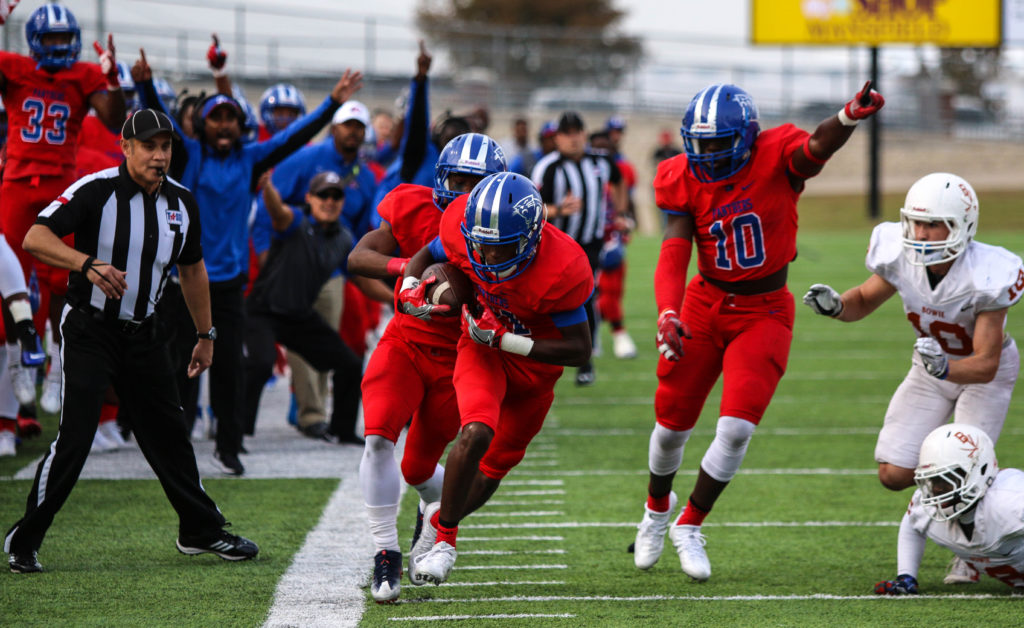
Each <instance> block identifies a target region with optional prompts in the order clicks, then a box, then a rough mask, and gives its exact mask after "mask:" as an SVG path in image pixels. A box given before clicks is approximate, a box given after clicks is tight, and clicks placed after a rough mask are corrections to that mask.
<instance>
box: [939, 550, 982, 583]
mask: <svg viewBox="0 0 1024 628" xmlns="http://www.w3.org/2000/svg"><path fill="white" fill-rule="evenodd" d="M980 579H981V574H980V573H978V570H977V569H975V568H974V567H972V566H971V564H970V563H968V562H967V561H965V560H964V559H962V558H960V557H959V556H954V557H953V560H951V561H949V567H948V568H947V570H946V577H945V578H943V579H942V584H974V583H975V582H977V581H978V580H980Z"/></svg>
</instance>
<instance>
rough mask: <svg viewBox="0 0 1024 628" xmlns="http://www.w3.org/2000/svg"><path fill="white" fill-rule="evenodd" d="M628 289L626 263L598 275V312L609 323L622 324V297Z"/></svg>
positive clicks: (603, 270) (604, 270)
mask: <svg viewBox="0 0 1024 628" xmlns="http://www.w3.org/2000/svg"><path fill="white" fill-rule="evenodd" d="M625 288H626V262H622V263H621V264H619V265H618V266H617V267H615V268H612V269H610V270H607V269H604V268H602V269H601V271H600V272H599V273H597V311H598V312H600V313H601V319H602V320H606V321H608V322H609V323H621V322H622V319H623V314H622V297H623V295H624V294H625V291H626V290H625Z"/></svg>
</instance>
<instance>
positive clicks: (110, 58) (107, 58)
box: [92, 33, 121, 89]
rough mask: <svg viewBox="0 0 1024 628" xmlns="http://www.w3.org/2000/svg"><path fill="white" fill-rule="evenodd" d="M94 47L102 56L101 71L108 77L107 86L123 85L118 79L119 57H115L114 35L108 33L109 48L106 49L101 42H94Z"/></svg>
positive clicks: (113, 87)
mask: <svg viewBox="0 0 1024 628" xmlns="http://www.w3.org/2000/svg"><path fill="white" fill-rule="evenodd" d="M92 49H93V50H95V51H96V54H97V55H99V57H100V71H101V72H103V75H104V76H106V77H107V87H108V88H111V89H116V88H118V87H120V86H121V83H120V81H118V80H117V59H116V58H115V57H114V35H113V34H109V33H108V34H107V49H106V50H104V49H103V46H101V45H100V42H98V41H94V42H92Z"/></svg>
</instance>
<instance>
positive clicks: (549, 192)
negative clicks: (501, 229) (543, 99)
mask: <svg viewBox="0 0 1024 628" xmlns="http://www.w3.org/2000/svg"><path fill="white" fill-rule="evenodd" d="M586 143H587V137H586V135H584V134H583V119H582V118H580V116H579V114H578V113H576V112H575V111H566V112H564V113H563V114H562V116H561V117H560V118H559V119H558V131H557V132H556V133H555V148H556V150H554V151H552V152H550V153H548V154H547V155H544V156H543V157H541V158H540V160H539V161H538V162H537V165H535V166H534V167H533V174H532V175H531V176H530V178H531V179H533V182H534V184H535V185H536V186H537V188H538V189H539V190H540V197H541V199H542V200H543V201H544V206H545V207H546V209H547V218H548V222H550V223H552V224H553V225H555V226H556V227H558V228H559V229H561V230H562V231H564V232H565V233H567V234H568V235H569V236H570V237H571V238H572V239H573V240H576V242H577V243H578V244H579V245H580V246H581V247H583V251H584V252H585V253H586V254H587V260H588V261H589V262H590V269H591V270H592V271H593V272H594V274H595V276H596V275H597V269H598V257H599V256H600V253H601V247H602V246H603V244H604V235H605V233H604V232H605V223H606V221H607V212H608V201H609V199H608V197H607V196H606V193H607V192H610V196H611V204H612V209H613V210H614V215H616V216H620V215H624V214H625V212H626V202H627V197H626V187H625V185H624V184H623V179H622V173H621V172H619V167H618V166H617V165H615V160H613V159H611V158H610V157H609V156H608V155H601V154H598V153H596V152H592V151H588V150H587V145H586ZM586 310H587V322H588V323H590V331H591V333H592V334H593V335H594V340H595V346H596V339H597V335H598V331H599V327H598V325H597V320H596V317H595V313H594V295H591V297H590V299H589V300H587V303H586ZM594 377H595V375H594V363H593V361H588V362H587V363H586V364H585V365H584V366H581V367H580V368H579V370H578V371H577V372H576V385H577V386H589V385H591V384H593V383H594Z"/></svg>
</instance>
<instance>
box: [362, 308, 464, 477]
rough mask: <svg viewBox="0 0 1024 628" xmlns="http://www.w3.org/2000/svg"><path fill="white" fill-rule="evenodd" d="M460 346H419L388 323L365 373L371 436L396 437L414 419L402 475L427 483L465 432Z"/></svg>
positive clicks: (365, 409)
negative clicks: (456, 374) (457, 373)
mask: <svg viewBox="0 0 1024 628" xmlns="http://www.w3.org/2000/svg"><path fill="white" fill-rule="evenodd" d="M454 368H455V349H454V348H452V349H451V350H444V349H432V348H428V347H419V346H417V345H414V344H411V343H409V342H408V341H406V340H405V339H404V338H403V337H402V335H401V333H400V332H396V330H395V325H388V327H387V329H386V330H385V331H384V335H383V336H382V337H381V339H380V342H379V343H378V344H377V348H376V349H374V351H373V354H372V355H371V356H370V362H369V364H367V366H366V373H364V374H363V383H362V390H363V421H364V423H365V424H366V430H365V434H366V435H367V436H370V435H377V436H383V437H384V438H386V439H388V440H390V441H391V442H395V441H397V440H398V436H399V434H400V433H401V432H402V428H403V427H404V426H405V424H406V423H407V422H408V421H409V419H410V417H411V418H412V424H411V425H410V426H409V434H408V435H407V437H406V440H405V454H404V456H403V458H402V475H403V476H404V478H405V481H406V482H408V483H409V484H412V485H416V484H421V483H423V482H425V481H427V479H429V478H430V477H431V476H432V475H433V474H434V469H435V467H436V465H437V462H438V460H440V459H441V456H442V455H444V450H445V447H447V446H448V443H450V442H451V441H452V440H453V439H454V438H455V436H456V435H457V434H458V433H459V407H458V404H457V403H456V401H455V388H454V387H453V386H452V371H453V370H454Z"/></svg>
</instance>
